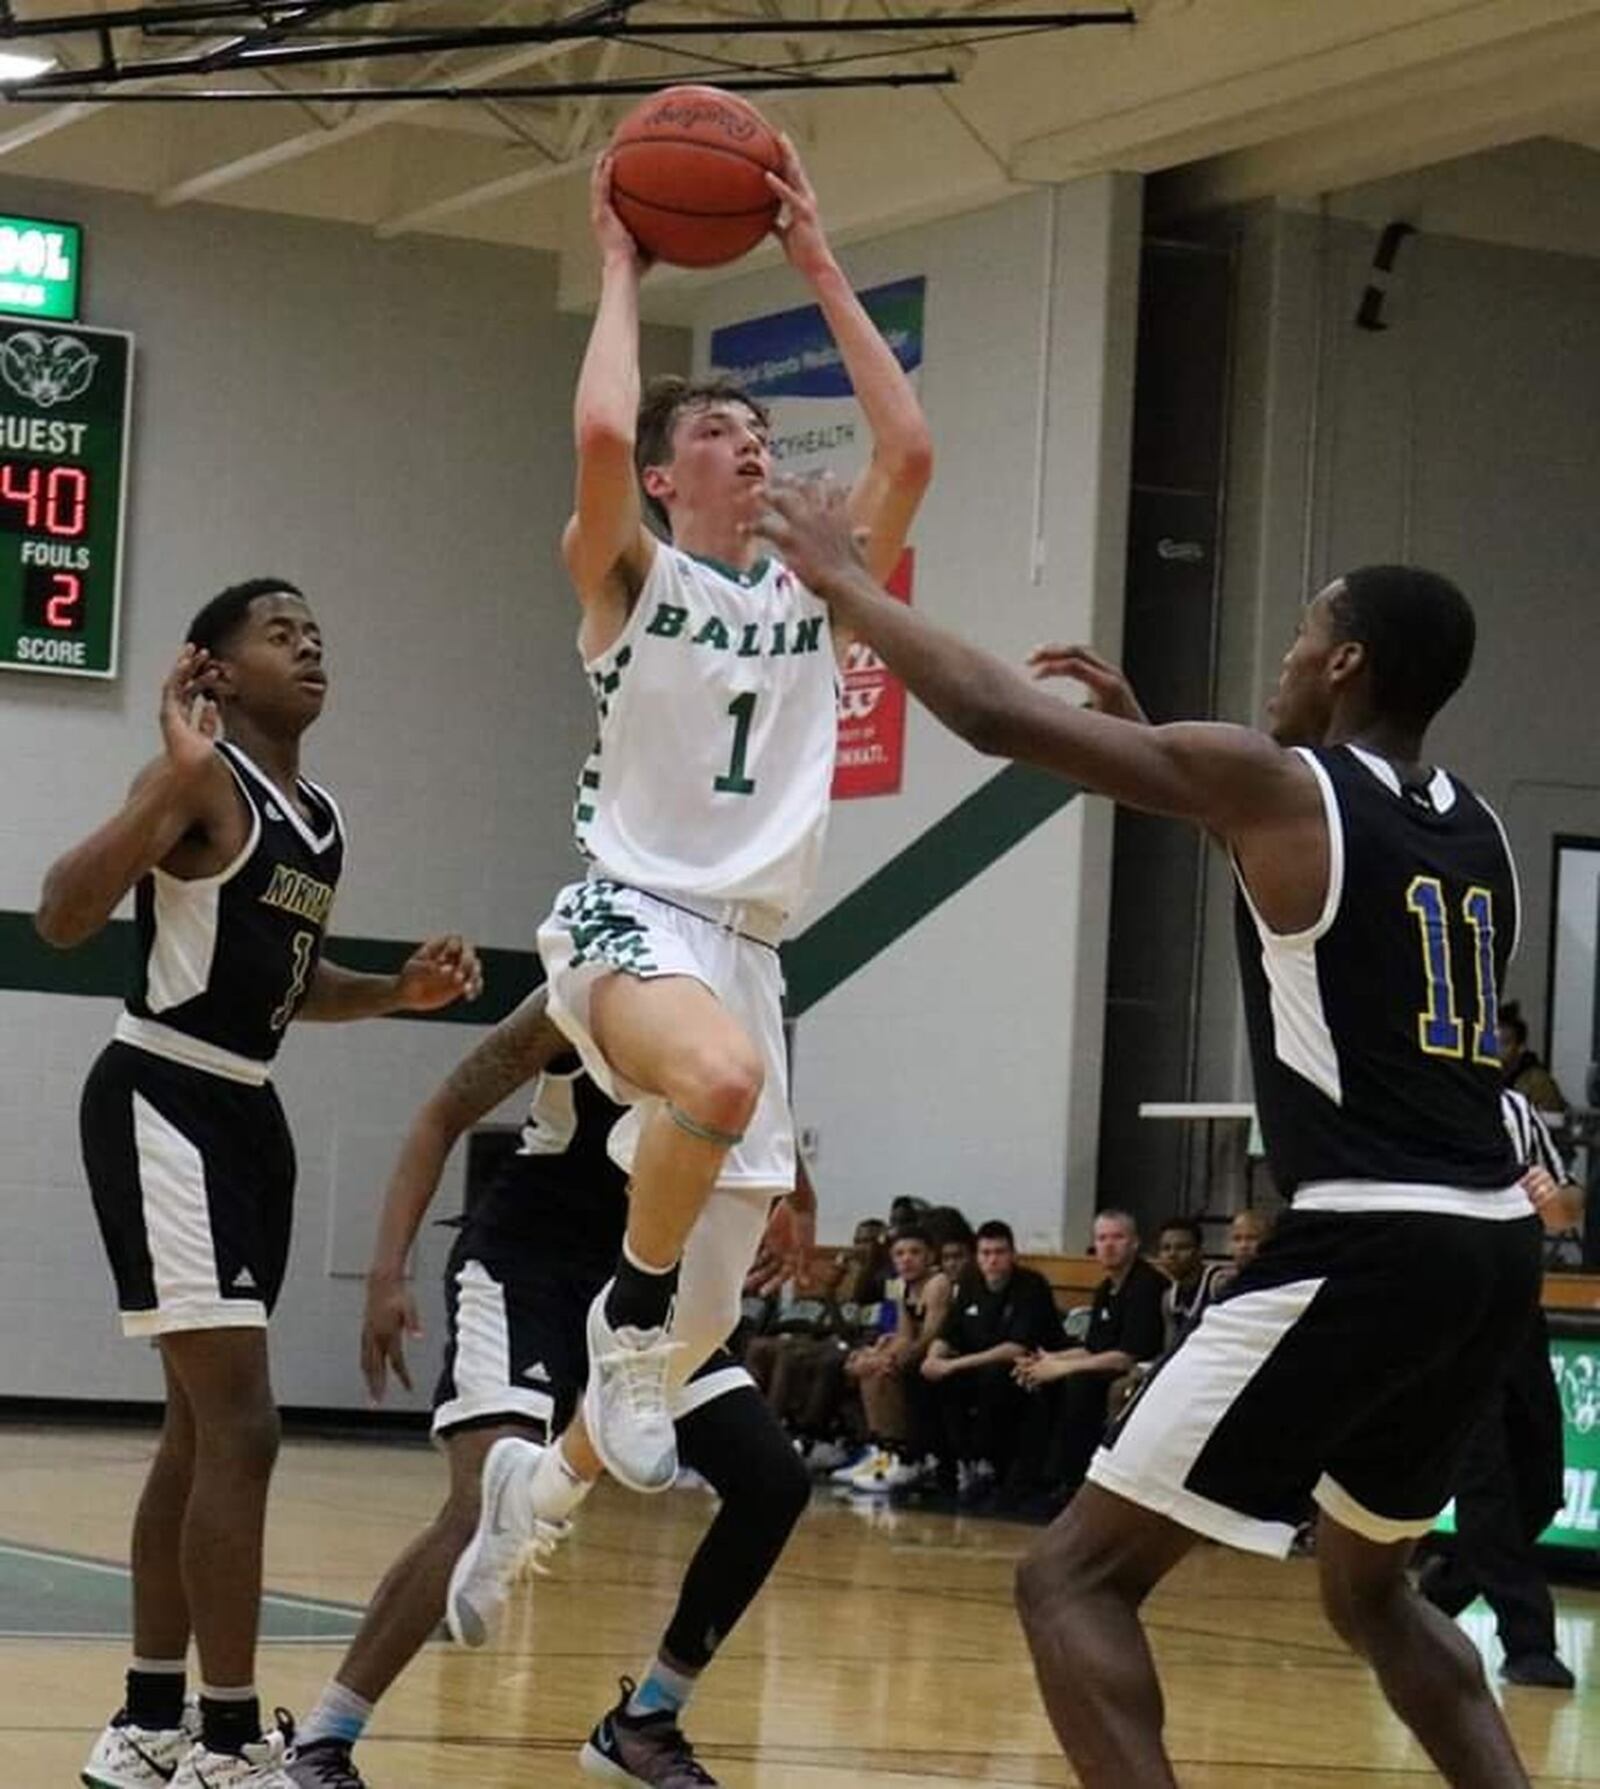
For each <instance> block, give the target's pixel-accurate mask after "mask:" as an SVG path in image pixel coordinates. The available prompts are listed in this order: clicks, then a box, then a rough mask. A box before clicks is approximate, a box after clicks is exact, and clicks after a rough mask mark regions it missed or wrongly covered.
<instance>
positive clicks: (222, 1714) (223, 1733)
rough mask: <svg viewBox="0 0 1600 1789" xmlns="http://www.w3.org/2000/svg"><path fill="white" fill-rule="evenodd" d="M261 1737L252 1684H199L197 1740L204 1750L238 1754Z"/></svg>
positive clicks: (258, 1707)
mask: <svg viewBox="0 0 1600 1789" xmlns="http://www.w3.org/2000/svg"><path fill="white" fill-rule="evenodd" d="M260 1738H261V1703H260V1700H259V1698H258V1697H257V1696H256V1690H255V1685H254V1684H247V1685H245V1686H244V1687H243V1688H242V1689H237V1690H235V1689H225V1690H214V1689H212V1687H211V1686H210V1685H209V1684H205V1683H203V1684H201V1686H200V1743H201V1744H202V1745H203V1746H204V1747H205V1748H206V1750H207V1751H208V1752H231V1753H232V1754H233V1756H234V1757H238V1756H239V1755H240V1754H241V1753H242V1752H243V1751H244V1748H245V1747H246V1746H253V1745H254V1744H256V1742H257V1741H258V1740H259V1739H260Z"/></svg>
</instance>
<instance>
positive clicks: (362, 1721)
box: [295, 1677, 373, 1746]
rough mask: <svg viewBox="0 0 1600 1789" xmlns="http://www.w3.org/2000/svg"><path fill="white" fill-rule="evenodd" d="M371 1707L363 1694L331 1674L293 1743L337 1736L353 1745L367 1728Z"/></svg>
mask: <svg viewBox="0 0 1600 1789" xmlns="http://www.w3.org/2000/svg"><path fill="white" fill-rule="evenodd" d="M372 1708H373V1705H372V1703H370V1702H369V1701H368V1700H367V1699H366V1697H365V1696H358V1695H357V1694H356V1693H355V1691H354V1690H347V1689H346V1688H345V1686H344V1685H343V1684H342V1683H340V1682H339V1680H338V1679H337V1678H336V1677H335V1678H330V1679H329V1680H328V1682H327V1683H326V1684H325V1685H324V1686H323V1690H322V1694H321V1695H320V1696H319V1697H318V1698H317V1705H316V1707H315V1708H313V1709H312V1711H311V1712H310V1714H308V1715H307V1716H306V1718H305V1719H304V1720H303V1721H302V1722H301V1723H300V1725H299V1727H298V1729H297V1730H296V1732H295V1743H296V1744H297V1745H302V1746H308V1745H313V1744H315V1743H316V1741H317V1740H319V1739H337V1740H338V1741H339V1742H340V1744H342V1745H347V1746H353V1745H354V1744H355V1743H356V1741H357V1740H358V1739H359V1738H360V1737H361V1735H362V1734H363V1733H365V1732H366V1730H367V1722H368V1721H370V1720H371V1719H372Z"/></svg>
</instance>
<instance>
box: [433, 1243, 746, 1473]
mask: <svg viewBox="0 0 1600 1789" xmlns="http://www.w3.org/2000/svg"><path fill="white" fill-rule="evenodd" d="M611 1271H612V1270H611V1266H610V1265H609V1264H608V1263H595V1264H592V1265H588V1266H585V1265H581V1264H579V1263H576V1262H574V1261H571V1260H568V1259H563V1258H562V1257H561V1256H559V1255H556V1254H553V1253H552V1252H551V1251H550V1250H549V1249H547V1248H545V1247H543V1246H542V1245H541V1243H540V1241H539V1234H538V1220H537V1214H536V1212H535V1213H532V1214H530V1218H529V1232H528V1235H527V1237H526V1239H523V1238H520V1237H516V1238H508V1237H506V1236H505V1234H504V1233H503V1232H500V1231H494V1232H491V1231H488V1230H486V1229H484V1228H483V1227H481V1226H475V1225H473V1224H471V1223H469V1224H468V1225H467V1226H466V1227H465V1228H464V1229H463V1230H462V1232H461V1234H460V1236H458V1237H457V1238H456V1244H455V1247H454V1248H453V1249H452V1250H451V1252H450V1260H449V1264H448V1265H447V1266H446V1268H445V1276H444V1281H445V1284H444V1291H445V1313H446V1318H447V1321H448V1336H447V1339H446V1343H445V1357H444V1367H443V1370H442V1371H441V1372H440V1375H439V1383H438V1387H437V1388H436V1390H435V1392H434V1395H433V1434H434V1438H435V1439H436V1440H443V1439H444V1438H445V1437H447V1436H449V1435H450V1434H452V1433H453V1432H455V1431H457V1430H460V1429H466V1428H481V1427H484V1426H486V1425H489V1424H501V1423H523V1424H526V1425H528V1426H529V1427H532V1428H534V1429H537V1430H539V1431H541V1432H542V1433H543V1434H544V1435H545V1437H546V1438H552V1437H554V1436H556V1435H559V1434H560V1433H561V1431H562V1430H563V1429H564V1428H565V1427H566V1426H567V1424H568V1423H569V1422H570V1421H571V1420H572V1415H573V1412H574V1411H575V1409H576V1408H577V1403H578V1399H579V1397H580V1396H581V1395H582V1393H583V1388H584V1385H585V1383H586V1382H587V1380H588V1377H589V1347H588V1337H587V1329H586V1324H587V1319H588V1315H589V1306H590V1305H591V1304H592V1303H593V1302H594V1300H595V1298H596V1297H597V1296H598V1295H599V1293H600V1291H601V1289H602V1288H603V1287H604V1286H605V1284H606V1282H607V1281H608V1280H609V1279H610V1277H611ZM753 1383H754V1381H752V1379H751V1378H750V1375H749V1374H748V1373H747V1372H745V1370H744V1368H743V1367H741V1366H739V1365H738V1363H737V1362H736V1361H734V1359H733V1357H732V1356H731V1355H730V1354H728V1353H727V1351H726V1350H725V1349H717V1350H715V1351H714V1352H713V1353H712V1354H711V1356H710V1358H709V1359H707V1360H705V1361H703V1362H702V1363H701V1364H700V1366H699V1367H698V1368H697V1369H696V1370H695V1372H694V1373H693V1375H692V1376H691V1377H690V1379H689V1381H688V1383H687V1384H686V1385H682V1386H679V1387H677V1388H676V1389H675V1390H674V1391H673V1392H672V1394H671V1395H672V1407H673V1414H674V1417H675V1418H681V1417H684V1416H687V1415H688V1414H689V1413H690V1412H691V1411H693V1410H698V1409H699V1408H700V1407H701V1406H702V1405H704V1404H708V1403H710V1402H711V1400H712V1399H713V1398H718V1397H721V1396H722V1395H723V1394H724V1393H725V1392H729V1391H735V1390H738V1389H740V1388H741V1387H744V1386H749V1385H752V1384H753Z"/></svg>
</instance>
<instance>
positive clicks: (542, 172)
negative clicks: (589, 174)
mask: <svg viewBox="0 0 1600 1789" xmlns="http://www.w3.org/2000/svg"><path fill="white" fill-rule="evenodd" d="M594 154H595V152H594V151H593V150H585V151H584V152H583V153H582V154H580V155H575V156H573V157H572V158H571V159H570V160H569V161H562V162H544V163H542V164H541V165H540V166H539V167H537V168H518V169H517V171H516V172H515V173H514V174H502V175H501V177H500V178H499V179H498V180H488V181H485V182H483V184H482V185H479V186H473V187H468V188H466V189H465V190H464V191H462V192H458V193H448V194H446V196H445V197H444V198H442V199H435V200H433V201H432V202H431V203H430V204H427V205H418V206H416V207H415V208H414V209H412V210H410V211H402V212H399V213H397V214H396V215H395V216H394V217H386V218H384V219H383V221H382V222H381V223H379V224H377V225H376V226H375V227H374V231H373V234H374V235H376V236H377V237H379V238H380V239H381V240H383V241H388V240H389V239H390V238H391V237H394V236H406V235H409V234H410V233H411V232H412V231H413V230H425V229H427V228H428V227H429V225H431V224H437V223H442V222H443V220H444V219H445V218H447V217H454V216H456V215H457V213H459V212H462V211H472V210H474V209H476V207H478V206H480V205H493V204H495V203H497V202H498V201H499V200H501V199H510V198H514V197H516V195H517V194H518V193H526V192H531V191H532V190H533V189H534V188H535V187H540V186H548V185H549V184H550V183H551V182H552V181H554V180H564V179H565V178H566V177H567V175H569V174H576V173H577V172H578V171H579V170H580V169H583V168H587V167H588V166H589V164H590V163H591V162H592V161H593V160H594Z"/></svg>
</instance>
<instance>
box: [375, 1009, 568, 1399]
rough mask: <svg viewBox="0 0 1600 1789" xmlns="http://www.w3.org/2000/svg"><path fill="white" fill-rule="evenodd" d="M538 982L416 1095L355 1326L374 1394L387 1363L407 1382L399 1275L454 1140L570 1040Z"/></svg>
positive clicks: (412, 1316)
mask: <svg viewBox="0 0 1600 1789" xmlns="http://www.w3.org/2000/svg"><path fill="white" fill-rule="evenodd" d="M545 1006H546V999H545V991H544V989H543V988H539V989H537V990H536V991H535V992H534V993H532V994H530V995H529V996H528V998H527V999H526V1000H524V1001H523V1002H522V1004H521V1005H520V1006H518V1007H517V1008H516V1010H515V1011H514V1012H511V1013H508V1014H507V1015H506V1017H505V1018H503V1019H502V1020H501V1021H500V1023H499V1024H498V1025H496V1026H495V1028H494V1030H493V1031H491V1032H490V1033H489V1035H488V1036H487V1037H485V1038H484V1039H483V1040H482V1041H481V1042H480V1043H479V1044H478V1045H477V1047H476V1048H475V1049H474V1050H472V1051H471V1053H470V1054H469V1055H467V1056H466V1057H465V1058H464V1059H463V1060H462V1061H461V1062H460V1063H458V1064H457V1066H456V1067H455V1068H454V1069H452V1070H451V1072H450V1074H449V1076H448V1077H447V1078H446V1079H445V1081H444V1082H443V1083H442V1084H441V1085H440V1086H439V1087H438V1088H436V1089H435V1090H434V1092H433V1093H432V1094H431V1095H430V1096H429V1097H428V1099H427V1100H426V1101H425V1102H424V1103H423V1106H422V1108H421V1110H420V1111H419V1112H418V1113H417V1115H416V1117H415V1118H414V1119H412V1121H411V1127H410V1129H409V1130H408V1131H407V1132H406V1136H405V1141H404V1142H403V1143H402V1144H401V1146H400V1157H399V1160H398V1161H397V1162H396V1163H395V1165H394V1172H393V1173H392V1174H391V1175H390V1176H389V1187H388V1191H387V1192H386V1193H385V1195H384V1201H383V1212H382V1214H381V1216H380V1217H379V1219H378V1233H377V1236H376V1237H375V1238H374V1240H373V1245H372V1264H371V1266H370V1267H369V1268H368V1269H367V1309H366V1316H365V1318H364V1320H363V1322H362V1327H361V1370H362V1373H363V1374H364V1375H365V1377H366V1381H367V1388H368V1390H369V1391H370V1392H371V1393H372V1395H373V1397H374V1398H379V1397H381V1396H382V1395H383V1386H384V1378H385V1375H386V1374H387V1373H388V1372H389V1371H393V1373H394V1374H395V1377H396V1378H398V1379H399V1380H400V1382H401V1384H402V1385H404V1386H406V1387H407V1388H408V1389H409V1387H410V1385H411V1378H410V1374H409V1372H408V1370H407V1368H406V1364H405V1350H404V1338H405V1336H407V1335H415V1334H419V1333H420V1331H419V1329H418V1327H417V1315H416V1309H415V1306H414V1305H413V1304H412V1301H411V1295H410V1291H409V1289H408V1284H407V1278H406V1261H407V1260H408V1258H409V1257H410V1254H411V1247H412V1244H413V1243H414V1242H415V1241H416V1240H417V1231H418V1230H419V1229H420V1228H421V1227H422V1220H423V1218H424V1217H425V1216H426V1215H427V1211H428V1207H429V1206H430V1205H431V1204H432V1203H433V1197H434V1194H435V1193H436V1192H437V1191H438V1190H439V1180H440V1177H441V1176H442V1175H443V1173H444V1165H445V1162H446V1161H447V1160H448V1159H449V1156H450V1151H451V1150H452V1149H453V1148H454V1147H455V1145H456V1143H457V1141H458V1140H459V1139H460V1138H461V1137H462V1136H463V1135H464V1134H465V1133H466V1132H467V1131H469V1130H470V1129H471V1128H472V1126H473V1125H475V1124H477V1123H479V1122H480V1121H481V1120H483V1119H484V1118H487V1117H488V1115H489V1114H490V1113H491V1112H492V1111H493V1110H494V1109H495V1107H496V1106H498V1105H499V1104H500V1102H501V1100H503V1099H507V1098H509V1097H510V1095H511V1094H513V1093H515V1092H516V1090H517V1089H518V1088H519V1087H522V1086H524V1085H526V1084H527V1083H528V1082H529V1081H531V1080H533V1079H534V1078H535V1076H537V1075H539V1074H542V1073H543V1071H544V1070H545V1069H546V1068H548V1067H549V1066H550V1064H551V1063H552V1062H553V1061H554V1060H555V1059H556V1057H558V1056H559V1055H561V1053H562V1052H563V1051H564V1050H568V1049H570V1048H571V1046H570V1045H569V1044H568V1042H567V1040H566V1039H565V1037H563V1036H562V1034H561V1032H560V1031H559V1030H557V1028H556V1026H555V1023H554V1021H553V1020H551V1019H550V1018H549V1017H548V1016H547V1014H546V1011H545Z"/></svg>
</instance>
